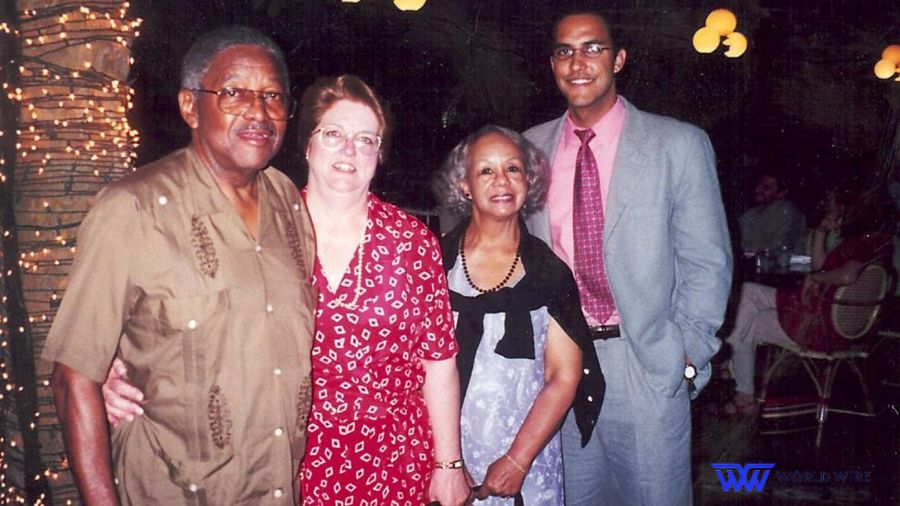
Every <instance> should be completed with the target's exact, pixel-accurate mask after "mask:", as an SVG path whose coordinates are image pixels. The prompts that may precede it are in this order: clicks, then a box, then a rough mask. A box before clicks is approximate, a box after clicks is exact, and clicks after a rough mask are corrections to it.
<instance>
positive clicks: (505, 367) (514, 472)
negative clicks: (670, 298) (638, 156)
mask: <svg viewBox="0 0 900 506" xmlns="http://www.w3.org/2000/svg"><path fill="white" fill-rule="evenodd" d="M547 182H548V180H547V165H546V161H545V159H544V157H543V155H542V154H541V153H540V151H538V149H537V148H535V147H534V146H533V145H532V144H531V143H530V142H528V141H527V140H525V138H524V137H522V136H521V135H519V134H518V133H516V132H513V131H511V130H508V129H506V128H503V127H498V126H494V125H488V126H486V127H484V128H482V129H481V130H479V131H478V132H476V133H474V134H472V135H470V136H468V137H467V138H466V139H464V140H463V141H462V142H461V143H460V144H459V145H458V146H457V147H456V148H454V149H453V151H451V153H450V155H449V157H448V158H447V162H446V163H445V164H444V166H443V168H442V170H441V172H440V173H439V174H438V177H437V179H436V181H435V185H434V186H435V190H436V192H437V194H438V198H439V200H440V201H442V203H443V204H444V207H445V208H447V209H452V210H453V211H455V212H458V213H460V214H464V215H466V218H464V219H463V220H462V221H461V222H460V223H459V224H458V225H457V226H456V228H454V229H453V230H452V231H451V232H450V233H448V234H447V235H446V236H444V238H443V239H442V240H441V248H442V250H443V259H444V268H445V269H446V270H447V278H448V284H449V286H450V290H451V292H450V305H451V307H452V309H453V313H454V316H455V317H456V331H457V339H458V341H459V350H460V351H459V355H458V356H457V361H458V363H459V371H460V381H461V383H462V386H461V388H460V393H461V395H462V398H463V402H462V412H461V421H460V422H461V423H460V425H461V428H460V435H461V438H462V451H463V458H464V460H465V462H466V466H467V468H468V470H469V471H470V472H471V473H472V477H473V478H474V480H475V482H476V483H479V484H481V486H480V488H479V489H478V491H477V492H476V494H477V498H478V499H483V500H486V502H485V503H481V502H479V503H478V504H489V505H499V504H510V503H511V502H512V501H508V500H506V499H503V498H505V497H513V496H516V495H518V494H521V497H519V498H517V499H518V500H520V501H524V504H542V505H545V506H549V505H559V506H562V505H563V504H564V501H563V468H562V443H561V440H560V437H559V432H558V429H559V426H560V424H561V423H562V421H563V419H564V418H565V416H566V413H567V412H568V410H569V407H570V406H571V405H572V403H573V400H574V402H575V408H574V410H575V417H576V420H577V422H578V427H579V429H580V430H581V436H582V442H583V443H587V441H588V440H589V439H590V437H591V432H592V431H593V428H594V424H595V423H596V420H597V416H598V414H599V413H600V403H601V402H602V398H603V394H604V381H603V376H602V375H601V374H600V364H599V362H598V360H597V355H596V352H595V350H594V346H593V341H592V340H591V337H590V331H589V329H588V326H587V322H586V321H585V319H584V314H583V313H582V312H581V303H580V301H579V297H578V288H577V286H576V285H575V278H574V277H573V276H572V272H571V271H570V270H569V268H568V267H567V266H566V264H565V263H563V261H562V260H560V259H559V258H558V257H557V256H556V255H554V254H553V251H551V249H550V247H549V246H547V245H546V244H545V243H544V242H543V241H541V240H540V239H538V238H536V237H534V236H533V235H531V234H529V233H528V230H527V229H526V228H525V225H524V223H523V222H522V221H521V220H522V217H523V216H525V215H528V214H532V213H533V212H534V211H537V210H538V209H540V208H541V207H542V206H543V204H544V200H545V199H546V196H547ZM579 382H580V383H581V386H579Z"/></svg>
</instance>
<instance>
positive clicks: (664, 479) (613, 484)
mask: <svg viewBox="0 0 900 506" xmlns="http://www.w3.org/2000/svg"><path fill="white" fill-rule="evenodd" d="M594 347H595V348H596V350H597V356H598V357H599V359H600V366H601V368H602V370H603V375H604V377H605V378H606V397H605V399H604V401H603V408H602V409H601V411H600V418H599V420H597V427H596V428H595V429H594V433H593V435H592V437H591V441H590V442H589V443H588V446H586V447H585V448H582V447H581V441H580V434H579V432H578V428H577V427H576V425H575V417H574V416H573V414H572V412H571V411H570V412H569V415H568V417H567V418H566V421H565V422H564V424H563V428H562V442H563V465H564V469H565V494H566V505H567V506H600V505H610V506H626V505H644V506H657V505H666V506H670V505H671V506H679V505H689V504H691V503H692V491H691V416H690V400H689V395H688V391H687V386H686V384H683V385H682V387H681V388H679V389H678V391H677V392H676V394H675V396H674V397H667V396H664V395H660V394H659V393H657V392H656V391H655V390H654V389H652V388H650V386H649V385H648V384H647V382H646V375H645V374H644V373H643V372H642V371H641V368H640V366H639V364H638V361H637V358H636V357H635V356H634V354H633V353H632V351H631V347H630V345H629V344H628V341H627V340H626V339H623V338H619V339H610V340H607V341H595V342H594Z"/></svg>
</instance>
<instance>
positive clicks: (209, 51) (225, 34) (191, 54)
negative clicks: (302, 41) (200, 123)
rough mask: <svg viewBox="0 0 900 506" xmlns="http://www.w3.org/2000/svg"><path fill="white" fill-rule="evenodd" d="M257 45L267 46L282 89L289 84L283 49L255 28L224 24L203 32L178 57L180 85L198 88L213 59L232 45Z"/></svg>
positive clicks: (187, 87)
mask: <svg viewBox="0 0 900 506" xmlns="http://www.w3.org/2000/svg"><path fill="white" fill-rule="evenodd" d="M245 45H246V46H258V47H261V48H263V49H265V50H266V52H267V53H269V56H271V57H272V62H273V63H274V64H275V68H276V69H277V70H278V80H279V81H281V85H282V86H283V87H284V89H285V90H288V89H289V87H290V82H289V78H288V68H287V63H285V61H284V53H282V52H281V49H280V48H279V47H278V45H277V44H275V42H273V41H272V39H270V38H269V37H267V36H266V35H264V34H263V33H262V32H260V31H259V30H257V29H255V28H250V27H247V26H224V27H221V28H217V29H215V30H212V31H209V32H206V33H204V34H203V35H201V36H200V38H198V39H197V40H196V41H195V42H194V44H193V45H191V47H190V49H188V51H187V53H186V54H185V55H184V58H183V59H182V60H181V87H182V88H186V89H192V88H200V80H201V79H203V76H205V75H206V71H207V70H209V66H210V64H211V63H212V61H213V59H215V57H216V56H218V55H219V53H221V52H222V51H225V50H226V49H228V48H230V47H232V46H245Z"/></svg>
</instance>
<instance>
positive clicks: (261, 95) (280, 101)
mask: <svg viewBox="0 0 900 506" xmlns="http://www.w3.org/2000/svg"><path fill="white" fill-rule="evenodd" d="M188 89H189V90H191V91H195V92H200V93H211V94H213V95H216V96H217V97H218V100H217V101H216V102H217V103H218V105H219V110H220V111H222V112H224V113H225V114H234V115H240V114H244V112H246V111H247V109H249V108H250V107H252V106H253V102H254V101H255V100H256V99H260V100H262V102H263V104H264V105H265V107H266V114H268V115H269V117H270V118H272V119H274V120H283V119H288V118H290V117H291V116H293V115H294V101H293V99H291V97H290V95H287V94H285V93H282V92H280V91H257V90H248V89H246V88H231V87H228V88H222V89H221V90H204V89H202V88H188Z"/></svg>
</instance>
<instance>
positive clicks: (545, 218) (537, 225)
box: [526, 113, 566, 244]
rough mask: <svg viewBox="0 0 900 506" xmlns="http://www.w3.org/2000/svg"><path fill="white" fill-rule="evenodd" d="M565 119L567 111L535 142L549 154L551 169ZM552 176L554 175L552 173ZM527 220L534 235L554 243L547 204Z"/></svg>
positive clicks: (548, 161)
mask: <svg viewBox="0 0 900 506" xmlns="http://www.w3.org/2000/svg"><path fill="white" fill-rule="evenodd" d="M565 121H566V113H563V115H562V116H560V117H559V119H558V120H556V122H555V123H554V124H553V128H552V129H551V130H550V132H549V135H547V136H546V137H544V138H543V139H540V140H536V141H535V143H534V144H535V146H537V147H538V148H539V149H540V150H541V151H543V152H544V154H545V155H547V163H549V164H550V169H552V168H553V162H554V161H555V160H556V148H557V146H559V139H560V137H562V131H563V125H565ZM551 172H552V171H551ZM550 177H553V176H552V173H551V176H550ZM526 222H527V224H528V229H529V230H530V231H531V234H532V235H534V236H537V237H539V238H540V239H542V240H544V242H546V243H547V244H552V242H551V238H550V212H549V211H548V210H547V206H546V205H545V206H544V207H543V209H541V210H540V211H538V212H537V213H535V214H534V216H531V217H530V218H529V219H528V220H526Z"/></svg>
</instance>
